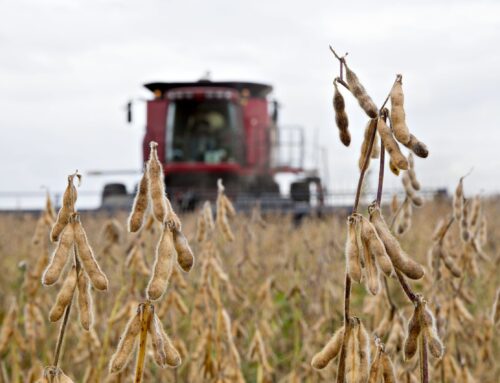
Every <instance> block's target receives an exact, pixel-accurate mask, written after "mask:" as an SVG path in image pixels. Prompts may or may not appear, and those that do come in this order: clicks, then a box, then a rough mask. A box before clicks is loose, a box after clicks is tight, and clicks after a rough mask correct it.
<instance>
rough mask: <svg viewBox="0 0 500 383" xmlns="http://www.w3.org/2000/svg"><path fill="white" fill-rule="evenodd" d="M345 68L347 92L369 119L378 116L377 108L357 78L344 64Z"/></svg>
mask: <svg viewBox="0 0 500 383" xmlns="http://www.w3.org/2000/svg"><path fill="white" fill-rule="evenodd" d="M344 65H345V68H346V79H347V84H349V90H350V91H351V93H352V94H353V96H354V97H356V99H357V100H358V103H359V106H360V107H361V108H362V109H363V110H364V111H365V113H366V114H367V115H368V116H369V117H370V118H375V117H377V116H378V108H377V106H376V105H375V103H374V102H373V100H372V99H371V97H370V96H369V95H368V93H367V92H366V90H365V88H364V86H363V85H361V82H360V81H359V78H358V76H357V75H356V73H354V72H353V71H352V70H351V69H350V68H349V67H348V66H347V65H346V64H345V62H344Z"/></svg>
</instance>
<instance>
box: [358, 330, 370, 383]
mask: <svg viewBox="0 0 500 383" xmlns="http://www.w3.org/2000/svg"><path fill="white" fill-rule="evenodd" d="M358 344H359V346H358V353H359V378H358V380H357V381H358V382H366V381H367V380H368V375H369V372H370V336H369V335H368V332H367V331H366V328H365V326H364V325H363V322H361V321H360V323H359V329H358Z"/></svg>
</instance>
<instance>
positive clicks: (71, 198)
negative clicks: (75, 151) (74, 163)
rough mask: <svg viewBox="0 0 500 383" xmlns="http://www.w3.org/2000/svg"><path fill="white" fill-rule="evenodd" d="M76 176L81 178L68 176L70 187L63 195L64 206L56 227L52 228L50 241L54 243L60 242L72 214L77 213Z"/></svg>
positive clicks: (58, 216) (73, 175)
mask: <svg viewBox="0 0 500 383" xmlns="http://www.w3.org/2000/svg"><path fill="white" fill-rule="evenodd" d="M75 176H76V177H78V178H80V175H79V174H78V173H75V174H72V175H70V176H68V186H66V190H65V191H64V194H63V201H62V206H61V209H59V213H58V214H57V218H56V222H55V223H54V226H52V230H51V232H50V239H51V241H52V242H57V241H58V240H59V235H60V234H61V232H62V231H63V229H64V227H65V226H66V225H67V224H68V222H69V220H70V218H71V214H72V213H74V211H75V202H76V198H77V191H76V187H75V185H74V184H73V179H74V178H75Z"/></svg>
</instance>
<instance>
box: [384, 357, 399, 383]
mask: <svg viewBox="0 0 500 383" xmlns="http://www.w3.org/2000/svg"><path fill="white" fill-rule="evenodd" d="M381 359H382V369H383V375H382V376H383V377H384V383H396V373H395V371H394V365H393V364H392V361H391V359H390V358H389V356H388V355H387V354H386V353H385V352H384V353H382V356H381Z"/></svg>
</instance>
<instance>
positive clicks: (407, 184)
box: [403, 171, 424, 207]
mask: <svg viewBox="0 0 500 383" xmlns="http://www.w3.org/2000/svg"><path fill="white" fill-rule="evenodd" d="M403 187H404V189H405V192H406V195H407V196H408V198H410V200H411V203H412V204H413V205H415V206H417V207H420V206H422V205H423V203H424V201H423V200H422V197H420V196H419V195H417V193H416V192H415V190H414V189H413V186H412V182H411V177H410V175H409V173H408V171H406V172H404V174H403Z"/></svg>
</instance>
